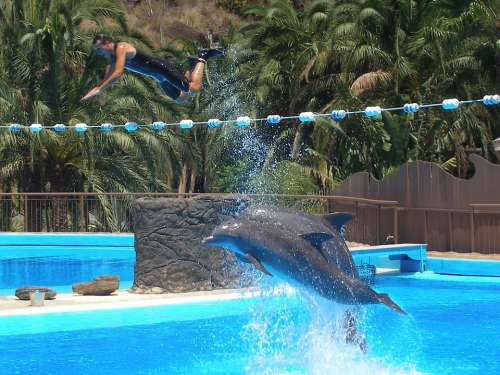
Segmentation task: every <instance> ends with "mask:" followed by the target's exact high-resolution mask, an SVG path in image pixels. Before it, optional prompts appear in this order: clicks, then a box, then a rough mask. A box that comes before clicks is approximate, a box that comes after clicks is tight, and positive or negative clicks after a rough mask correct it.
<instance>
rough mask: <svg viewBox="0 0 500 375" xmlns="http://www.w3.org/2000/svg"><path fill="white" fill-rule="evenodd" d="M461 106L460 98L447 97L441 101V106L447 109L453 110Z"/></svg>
mask: <svg viewBox="0 0 500 375" xmlns="http://www.w3.org/2000/svg"><path fill="white" fill-rule="evenodd" d="M459 106H460V101H459V100H458V99H445V100H443V102H442V103H441V107H443V109H444V110H446V111H451V110H454V109H457V108H458V107H459Z"/></svg>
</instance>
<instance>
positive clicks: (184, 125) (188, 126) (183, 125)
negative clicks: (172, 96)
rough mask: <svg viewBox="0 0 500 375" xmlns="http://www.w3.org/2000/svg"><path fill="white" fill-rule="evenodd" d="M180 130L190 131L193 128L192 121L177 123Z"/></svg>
mask: <svg viewBox="0 0 500 375" xmlns="http://www.w3.org/2000/svg"><path fill="white" fill-rule="evenodd" d="M179 126H180V128H181V129H191V128H192V127H193V126H194V122H193V120H182V121H181V122H180V123H179Z"/></svg>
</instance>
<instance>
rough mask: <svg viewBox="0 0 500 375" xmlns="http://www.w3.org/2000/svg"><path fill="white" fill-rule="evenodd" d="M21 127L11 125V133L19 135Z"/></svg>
mask: <svg viewBox="0 0 500 375" xmlns="http://www.w3.org/2000/svg"><path fill="white" fill-rule="evenodd" d="M21 128H22V127H21V125H20V124H10V125H9V130H10V132H11V133H19V132H20V131H21Z"/></svg>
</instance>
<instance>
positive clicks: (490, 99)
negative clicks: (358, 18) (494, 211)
mask: <svg viewBox="0 0 500 375" xmlns="http://www.w3.org/2000/svg"><path fill="white" fill-rule="evenodd" d="M474 103H483V104H484V105H485V106H488V107H489V106H495V105H499V104H500V95H496V94H495V95H485V96H484V97H483V98H482V99H473V100H458V99H456V98H455V99H444V100H443V101H442V102H441V103H430V104H418V103H407V104H405V105H403V106H402V107H394V108H382V107H380V106H372V107H366V108H365V109H364V110H359V111H345V110H334V111H332V112H330V113H314V112H302V113H300V114H299V115H297V116H280V115H268V116H267V117H263V118H250V117H248V116H239V117H238V118H236V119H235V120H219V119H217V118H213V119H210V120H208V121H193V120H189V119H185V120H182V121H180V122H174V123H165V122H163V121H155V122H153V123H151V124H144V125H139V124H138V123H137V122H126V123H125V124H121V125H113V124H111V123H103V124H100V125H87V124H84V123H79V124H75V125H65V124H55V125H53V126H43V125H42V124H31V125H29V126H27V125H21V124H16V123H12V124H10V125H0V129H8V130H9V131H10V132H11V133H19V132H21V130H23V129H29V131H30V132H31V133H40V132H41V131H42V130H44V129H51V130H53V131H55V132H57V133H63V132H64V131H66V130H67V129H74V130H75V131H76V132H78V133H85V132H86V131H87V130H89V129H98V130H100V131H102V132H110V131H112V130H113V129H115V128H118V129H119V128H124V129H125V130H126V131H127V132H129V133H132V132H135V131H137V130H138V129H139V128H150V129H153V130H155V131H161V130H164V129H165V128H167V127H179V128H181V129H191V128H193V127H194V126H199V125H206V126H208V127H209V128H218V127H220V126H222V125H227V124H233V125H235V126H249V125H250V124H252V123H264V122H265V123H266V124H268V125H279V124H280V122H281V121H282V120H299V121H300V122H301V123H310V122H314V120H315V119H316V118H323V117H329V118H331V119H332V120H335V121H342V120H344V119H345V118H346V117H347V116H350V115H364V116H366V117H377V116H380V115H381V114H382V112H398V111H402V112H404V113H416V112H418V111H420V110H422V109H427V108H435V107H441V108H442V109H444V110H446V111H450V110H456V109H458V108H459V107H460V106H461V105H468V104H474Z"/></svg>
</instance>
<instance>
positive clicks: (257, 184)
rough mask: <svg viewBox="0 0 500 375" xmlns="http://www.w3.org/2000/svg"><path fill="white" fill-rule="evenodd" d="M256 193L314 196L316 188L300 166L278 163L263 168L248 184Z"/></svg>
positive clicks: (284, 162) (287, 162)
mask: <svg viewBox="0 0 500 375" xmlns="http://www.w3.org/2000/svg"><path fill="white" fill-rule="evenodd" d="M250 183H251V185H252V187H253V190H254V191H255V192H258V193H274V194H291V195H295V194H316V193H318V187H317V186H316V184H315V183H314V181H313V179H312V178H311V177H310V176H308V175H307V174H305V173H304V169H303V168H302V166H301V165H300V164H297V163H294V162H290V161H286V160H284V161H280V162H278V163H276V164H275V165H272V166H269V167H267V168H265V169H264V170H263V171H262V172H261V173H260V174H259V175H258V176H256V177H254V178H253V180H252V181H251V182H250Z"/></svg>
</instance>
